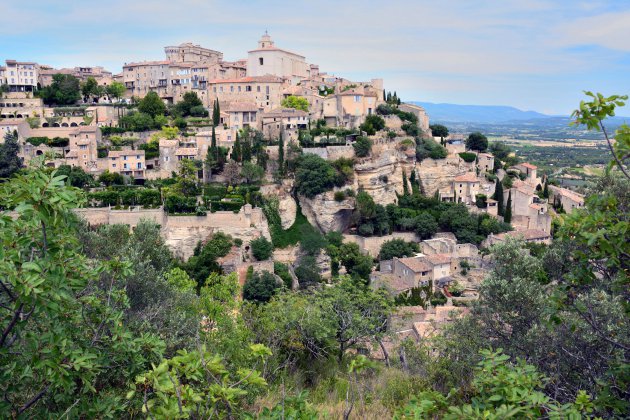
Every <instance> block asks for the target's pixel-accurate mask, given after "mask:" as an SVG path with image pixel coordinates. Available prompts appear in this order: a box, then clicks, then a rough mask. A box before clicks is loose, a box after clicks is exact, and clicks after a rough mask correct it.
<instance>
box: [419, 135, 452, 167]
mask: <svg viewBox="0 0 630 420" xmlns="http://www.w3.org/2000/svg"><path fill="white" fill-rule="evenodd" d="M446 156H448V152H447V151H446V148H445V147H443V146H441V145H439V144H438V143H436V142H435V141H434V140H433V139H422V140H421V141H419V142H418V145H417V146H416V159H417V160H418V161H419V162H420V161H422V160H424V159H426V158H431V159H444V158H446Z"/></svg>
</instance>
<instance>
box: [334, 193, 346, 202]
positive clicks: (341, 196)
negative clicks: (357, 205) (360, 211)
mask: <svg viewBox="0 0 630 420" xmlns="http://www.w3.org/2000/svg"><path fill="white" fill-rule="evenodd" d="M345 199H346V194H345V193H344V192H343V191H335V201H337V202H341V201H343V200H345Z"/></svg>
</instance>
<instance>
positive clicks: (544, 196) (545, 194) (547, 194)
mask: <svg viewBox="0 0 630 420" xmlns="http://www.w3.org/2000/svg"><path fill="white" fill-rule="evenodd" d="M543 198H549V185H548V181H547V180H546V179H545V186H544V187H543Z"/></svg>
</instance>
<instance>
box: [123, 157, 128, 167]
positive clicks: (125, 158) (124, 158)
mask: <svg viewBox="0 0 630 420" xmlns="http://www.w3.org/2000/svg"><path fill="white" fill-rule="evenodd" d="M123 160H127V156H123ZM125 166H126V164H125Z"/></svg>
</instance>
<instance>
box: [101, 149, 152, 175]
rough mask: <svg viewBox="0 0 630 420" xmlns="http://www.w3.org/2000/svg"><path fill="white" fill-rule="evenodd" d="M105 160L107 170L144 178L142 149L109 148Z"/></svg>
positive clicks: (144, 167)
mask: <svg viewBox="0 0 630 420" xmlns="http://www.w3.org/2000/svg"><path fill="white" fill-rule="evenodd" d="M107 161H108V170H109V172H117V173H119V174H121V175H126V176H130V177H133V178H135V179H144V171H145V169H146V165H145V161H144V150H130V149H129V150H110V152H109V154H108V156H107Z"/></svg>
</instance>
